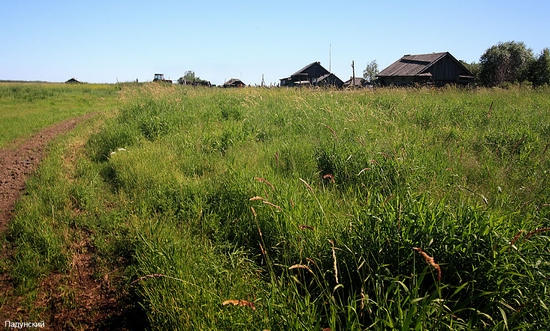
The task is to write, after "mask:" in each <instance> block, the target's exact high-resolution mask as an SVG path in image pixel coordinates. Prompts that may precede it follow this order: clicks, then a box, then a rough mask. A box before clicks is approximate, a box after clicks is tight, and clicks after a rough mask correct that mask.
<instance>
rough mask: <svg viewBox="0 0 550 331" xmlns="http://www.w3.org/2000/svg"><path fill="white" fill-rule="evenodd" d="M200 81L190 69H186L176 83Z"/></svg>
mask: <svg viewBox="0 0 550 331" xmlns="http://www.w3.org/2000/svg"><path fill="white" fill-rule="evenodd" d="M196 81H200V78H199V77H198V76H196V75H195V72H194V71H192V70H188V71H186V72H185V74H184V75H183V77H180V78H178V83H180V84H184V82H196Z"/></svg>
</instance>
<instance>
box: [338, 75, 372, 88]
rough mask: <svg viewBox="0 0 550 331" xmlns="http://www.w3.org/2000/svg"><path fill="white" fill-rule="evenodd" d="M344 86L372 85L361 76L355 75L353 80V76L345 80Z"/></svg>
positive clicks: (359, 86)
mask: <svg viewBox="0 0 550 331" xmlns="http://www.w3.org/2000/svg"><path fill="white" fill-rule="evenodd" d="M344 87H345V88H348V87H349V88H353V87H355V88H362V87H372V84H370V83H367V82H366V81H365V80H364V79H363V78H361V77H355V80H353V77H350V79H348V80H346V81H345V82H344Z"/></svg>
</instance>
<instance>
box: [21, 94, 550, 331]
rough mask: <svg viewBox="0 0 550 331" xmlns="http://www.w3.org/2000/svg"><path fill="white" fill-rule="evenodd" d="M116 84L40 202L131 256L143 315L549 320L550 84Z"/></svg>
mask: <svg viewBox="0 0 550 331" xmlns="http://www.w3.org/2000/svg"><path fill="white" fill-rule="evenodd" d="M121 98H122V100H123V106H122V109H121V110H120V111H119V114H118V116H117V117H116V118H112V119H107V120H106V122H105V125H104V127H103V129H102V130H101V131H99V132H97V133H96V134H93V135H92V136H91V137H90V139H88V140H87V142H86V145H85V153H86V155H85V157H84V156H82V160H81V161H80V163H79V164H80V166H79V168H77V170H78V169H80V171H76V173H77V174H79V176H78V177H77V178H78V180H76V181H73V182H69V183H65V184H63V183H64V182H63V181H58V182H57V183H56V185H68V188H66V189H61V188H59V189H54V191H55V192H50V193H47V194H46V196H48V197H49V198H48V199H50V200H48V201H47V202H45V203H43V206H41V207H40V206H38V207H35V208H42V209H40V211H37V212H36V213H37V214H39V215H42V214H43V213H44V214H46V215H47V214H48V212H49V213H50V218H49V221H48V222H47V223H48V224H49V225H48V226H50V227H51V226H52V224H55V223H54V222H52V221H53V220H52V217H53V215H57V214H58V213H57V212H56V211H57V210H59V209H60V208H57V207H55V206H57V205H61V206H69V205H70V204H75V203H77V204H78V206H81V207H79V208H81V209H82V210H83V215H82V216H81V217H80V218H77V219H79V220H80V221H79V222H81V223H82V224H87V225H86V226H89V227H93V228H94V229H96V231H98V233H101V235H98V236H97V237H98V238H97V245H98V246H99V247H103V250H102V252H103V254H104V256H105V258H106V259H109V258H111V259H112V258H113V256H115V255H116V254H117V252H121V253H120V254H122V255H124V256H126V257H127V269H126V273H125V275H126V277H128V284H127V289H128V291H130V292H134V293H135V294H136V295H137V296H138V298H139V304H140V305H141V306H142V307H143V309H144V310H145V311H146V313H147V318H148V321H149V328H151V329H159V330H164V329H220V330H221V329H223V330H230V329H260V330H262V329H268V330H319V329H326V328H330V329H331V330H363V329H372V330H388V329H391V330H394V329H395V330H470V329H489V330H509V329H528V330H541V329H545V328H546V327H547V325H549V324H550V319H549V316H550V312H549V311H548V306H549V304H550V295H549V289H548V283H549V282H548V280H549V277H550V260H549V256H550V250H549V247H550V246H549V239H550V237H549V236H548V234H549V232H550V221H549V215H550V214H549V211H550V209H549V208H550V207H549V206H548V203H549V200H550V191H549V189H548V185H547V181H548V172H549V171H550V161H549V158H548V153H550V151H548V147H549V146H550V135H549V133H550V132H549V128H550V127H549V125H548V123H550V112H549V110H550V98H549V97H548V90H547V89H538V90H533V89H524V88H511V89H508V90H502V89H491V90H489V89H479V90H477V89H476V90H463V89H457V88H447V89H377V90H373V91H335V90H315V89H311V90H310V89H249V88H245V89H207V88H192V87H182V86H162V85H159V84H145V85H141V86H138V87H131V88H130V87H128V88H127V87H125V88H123V89H122V91H121ZM90 182H92V183H94V185H92V186H90V187H89V188H85V187H86V186H85V185H87V184H86V183H90ZM46 186H48V185H44V187H46ZM41 190H44V188H40V189H38V188H37V191H41ZM67 196H72V197H74V198H70V199H67V198H66V197H67ZM56 199H57V200H56ZM58 200H59V201H58ZM71 200H72V201H71ZM102 205H108V206H109V208H108V211H107V210H106V208H105V207H102ZM51 206H54V207H53V209H52V207H51ZM20 208H21V209H22V210H27V208H29V210H31V208H30V207H23V206H22V207H20ZM102 208H103V209H102ZM61 209H63V208H61ZM94 210H95V211H94ZM55 217H57V216H55ZM56 219H57V218H56ZM68 219H71V218H68ZM12 231H13V234H14V236H15V237H18V238H24V233H25V231H24V230H18V228H17V227H16V226H14V227H13V230H12ZM27 231H28V230H27ZM102 238H103V239H102ZM22 240H23V242H26V241H28V240H26V239H22ZM54 241H55V240H53V239H52V242H54ZM61 242H62V241H61ZM20 245H23V244H20ZM56 245H57V244H48V245H45V246H47V247H56ZM43 246H44V245H43ZM58 246H59V247H60V248H58V249H56V250H55V251H56V252H58V251H61V252H63V245H62V243H61V244H59V245H58ZM32 247H36V248H34V249H33V254H34V255H36V256H37V259H42V260H43V261H50V260H48V259H50V258H52V259H53V260H52V261H59V262H56V263H58V267H56V268H57V269H59V270H63V268H64V266H66V262H65V261H66V257H64V255H63V254H58V255H56V254H51V253H48V251H44V250H41V249H40V248H39V247H41V246H40V245H36V246H34V245H33V246H32ZM40 256H42V257H41V258H40ZM56 256H59V257H56ZM64 259H65V260H64ZM44 263H45V262H44ZM45 264H46V263H45ZM19 265H21V266H19ZM24 266H25V264H24V262H20V263H16V268H24Z"/></svg>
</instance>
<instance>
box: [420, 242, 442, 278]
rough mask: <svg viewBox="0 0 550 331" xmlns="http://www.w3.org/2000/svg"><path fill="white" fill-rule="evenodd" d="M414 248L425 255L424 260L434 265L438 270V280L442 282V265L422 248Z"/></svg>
mask: <svg viewBox="0 0 550 331" xmlns="http://www.w3.org/2000/svg"><path fill="white" fill-rule="evenodd" d="M413 249H414V250H415V251H417V252H418V253H420V255H422V257H424V260H426V263H428V264H429V265H431V266H432V267H434V268H435V270H437V281H439V282H440V281H441V267H440V266H439V264H437V263H435V261H434V258H433V257H431V256H429V255H428V254H427V253H426V252H424V251H423V250H422V248H418V247H413Z"/></svg>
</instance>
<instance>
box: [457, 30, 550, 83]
mask: <svg viewBox="0 0 550 331" xmlns="http://www.w3.org/2000/svg"><path fill="white" fill-rule="evenodd" d="M461 63H462V64H463V65H464V66H465V67H466V68H467V69H468V70H470V72H472V74H473V75H474V76H475V77H476V79H475V83H476V85H482V86H489V87H493V86H505V85H506V84H510V83H522V84H532V85H533V86H541V85H549V84H550V49H549V48H548V47H546V48H544V49H543V50H542V51H541V52H540V54H538V55H535V54H534V53H533V50H532V49H530V48H528V47H527V46H526V45H525V43H524V42H516V41H508V42H500V43H498V44H497V45H494V46H492V47H490V48H489V49H487V50H486V51H485V53H483V55H481V57H480V59H479V62H472V63H466V62H464V61H461Z"/></svg>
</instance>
